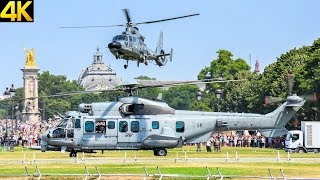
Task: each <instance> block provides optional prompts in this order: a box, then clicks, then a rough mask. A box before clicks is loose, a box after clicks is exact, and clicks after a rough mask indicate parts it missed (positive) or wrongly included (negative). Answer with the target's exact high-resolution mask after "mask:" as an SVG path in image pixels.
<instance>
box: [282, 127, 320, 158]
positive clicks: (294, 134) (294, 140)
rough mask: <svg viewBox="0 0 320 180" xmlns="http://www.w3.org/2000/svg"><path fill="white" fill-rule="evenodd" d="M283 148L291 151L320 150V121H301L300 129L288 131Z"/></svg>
mask: <svg viewBox="0 0 320 180" xmlns="http://www.w3.org/2000/svg"><path fill="white" fill-rule="evenodd" d="M285 150H286V151H289V152H290V151H293V152H299V153H303V152H305V153H306V152H320V122H318V121H302V122H301V131H300V130H293V131H288V133H287V138H286V142H285Z"/></svg>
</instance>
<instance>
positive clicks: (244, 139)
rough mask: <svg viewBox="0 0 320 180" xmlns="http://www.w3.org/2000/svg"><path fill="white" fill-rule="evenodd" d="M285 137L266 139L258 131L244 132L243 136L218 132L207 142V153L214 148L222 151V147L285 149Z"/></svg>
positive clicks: (232, 132) (230, 132)
mask: <svg viewBox="0 0 320 180" xmlns="http://www.w3.org/2000/svg"><path fill="white" fill-rule="evenodd" d="M284 141H285V138H284V137H276V138H272V137H267V138H266V137H264V136H262V135H261V134H260V133H259V132H258V131H254V132H251V133H249V131H243V134H242V135H239V133H237V132H236V131H226V132H218V133H214V134H212V136H211V137H210V138H209V139H208V141H207V142H206V151H207V152H211V147H212V146H213V147H214V151H218V152H219V151H220V149H221V147H227V146H228V147H253V148H265V147H267V148H283V147H284Z"/></svg>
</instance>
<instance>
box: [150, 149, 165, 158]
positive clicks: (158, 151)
mask: <svg viewBox="0 0 320 180" xmlns="http://www.w3.org/2000/svg"><path fill="white" fill-rule="evenodd" d="M153 154H154V155H155V156H166V155H167V150H166V149H165V148H160V149H154V150H153Z"/></svg>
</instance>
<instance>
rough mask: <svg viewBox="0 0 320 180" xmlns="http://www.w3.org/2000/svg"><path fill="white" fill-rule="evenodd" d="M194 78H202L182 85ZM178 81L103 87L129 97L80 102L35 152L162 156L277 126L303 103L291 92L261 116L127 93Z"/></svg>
mask: <svg viewBox="0 0 320 180" xmlns="http://www.w3.org/2000/svg"><path fill="white" fill-rule="evenodd" d="M195 82H197V83H207V82H208V81H191V82H186V81H184V82H183V84H192V83H195ZM213 82H226V81H220V80H218V81H213ZM179 84H181V83H178V82H175V83H162V84H157V85H136V84H130V85H127V86H124V87H121V88H118V89H113V90H106V91H119V90H120V91H125V92H127V93H128V95H129V96H128V97H122V98H118V99H117V101H115V102H97V103H91V104H80V105H79V111H72V112H69V113H68V114H67V115H66V116H65V117H64V120H63V121H62V123H61V124H60V125H58V126H57V127H54V128H51V129H48V130H47V131H46V132H45V133H44V134H43V135H42V144H41V151H43V152H45V151H47V150H48V149H49V148H52V147H58V148H59V149H61V150H62V151H70V157H75V156H76V155H77V152H92V151H95V150H153V152H154V155H155V156H166V154H167V149H169V148H177V147H182V146H183V145H184V144H186V143H202V142H206V141H207V140H208V139H209V137H210V136H211V134H212V133H213V132H214V131H226V130H262V129H266V130H283V129H284V126H285V125H286V124H287V123H288V122H289V120H290V119H291V118H292V117H293V116H294V114H295V113H296V112H297V111H298V110H299V109H300V108H301V107H302V106H303V105H304V103H305V100H304V99H302V98H300V97H299V96H297V95H291V96H289V97H287V99H286V102H284V103H283V104H282V105H281V106H280V107H278V108H277V109H275V110H274V111H273V112H271V113H268V114H265V115H261V114H253V113H225V112H203V111H187V110H175V109H173V108H171V107H170V106H169V105H168V104H167V103H165V102H164V101H162V100H159V99H148V98H141V97H138V96H133V92H134V91H135V90H137V89H143V88H149V87H168V86H172V85H179Z"/></svg>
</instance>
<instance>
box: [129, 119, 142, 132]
mask: <svg viewBox="0 0 320 180" xmlns="http://www.w3.org/2000/svg"><path fill="white" fill-rule="evenodd" d="M139 130H140V124H139V121H131V132H139Z"/></svg>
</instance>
